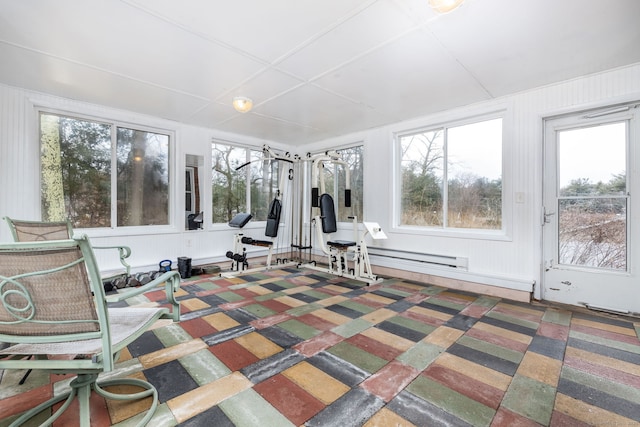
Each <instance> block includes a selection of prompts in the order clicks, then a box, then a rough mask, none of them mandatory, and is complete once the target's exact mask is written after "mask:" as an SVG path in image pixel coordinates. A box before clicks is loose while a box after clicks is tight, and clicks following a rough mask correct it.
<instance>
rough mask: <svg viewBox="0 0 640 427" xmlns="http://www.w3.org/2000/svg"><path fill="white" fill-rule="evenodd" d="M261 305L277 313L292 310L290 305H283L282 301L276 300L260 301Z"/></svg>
mask: <svg viewBox="0 0 640 427" xmlns="http://www.w3.org/2000/svg"><path fill="white" fill-rule="evenodd" d="M260 305H262V306H264V307H267V308H268V309H270V310H273V311H275V312H276V313H283V312H285V311H287V310H289V309H290V308H291V306H290V305H287V304H284V303H281V302H280V301H276V300H274V299H269V300H266V301H260Z"/></svg>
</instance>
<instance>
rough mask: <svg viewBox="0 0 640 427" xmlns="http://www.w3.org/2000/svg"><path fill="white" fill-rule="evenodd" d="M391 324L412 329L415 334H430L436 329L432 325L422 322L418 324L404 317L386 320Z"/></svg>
mask: <svg viewBox="0 0 640 427" xmlns="http://www.w3.org/2000/svg"><path fill="white" fill-rule="evenodd" d="M388 321H389V322H391V323H395V324H396V325H400V326H404V327H405V328H408V329H412V330H414V331H417V332H422V333H424V334H430V333H431V332H433V331H435V330H436V327H435V326H433V325H429V324H426V323H423V322H418V321H417V320H413V319H410V318H408V317H404V316H394V317H392V318H390V319H389V320H388Z"/></svg>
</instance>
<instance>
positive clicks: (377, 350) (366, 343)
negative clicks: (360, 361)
mask: <svg viewBox="0 0 640 427" xmlns="http://www.w3.org/2000/svg"><path fill="white" fill-rule="evenodd" d="M347 342H349V343H350V344H353V345H355V346H356V347H358V348H360V349H362V350H364V351H366V352H367V353H371V354H373V355H376V356H378V357H380V358H382V359H384V360H393V359H395V358H396V357H398V356H399V355H400V354H402V350H399V349H397V348H393V347H391V346H390V345H387V344H383V343H381V342H380V341H376V340H374V339H372V338H369V337H366V336H364V335H361V334H357V335H354V336H352V337H351V338H349V339H347Z"/></svg>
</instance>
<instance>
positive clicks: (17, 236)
mask: <svg viewBox="0 0 640 427" xmlns="http://www.w3.org/2000/svg"><path fill="white" fill-rule="evenodd" d="M4 220H5V221H7V224H9V229H10V230H11V235H12V236H13V240H14V241H16V242H37V241H42V240H64V239H73V227H72V226H71V222H70V221H49V222H46V221H27V220H22V219H12V218H9V217H6V216H5V217H4ZM93 249H111V250H114V249H115V250H117V251H118V255H119V257H120V264H122V267H123V268H124V271H122V272H117V273H113V274H108V275H106V276H103V277H102V280H103V281H106V280H110V279H114V278H116V277H119V276H123V275H127V276H128V275H129V274H131V266H130V265H129V264H128V263H127V261H126V259H127V258H129V256H130V255H131V248H129V247H128V246H94V247H93Z"/></svg>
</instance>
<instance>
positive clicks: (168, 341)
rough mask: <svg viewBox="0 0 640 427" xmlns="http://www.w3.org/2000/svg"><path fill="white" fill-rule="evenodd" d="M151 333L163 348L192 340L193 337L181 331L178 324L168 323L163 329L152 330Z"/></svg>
mask: <svg viewBox="0 0 640 427" xmlns="http://www.w3.org/2000/svg"><path fill="white" fill-rule="evenodd" d="M153 333H154V334H155V336H156V337H158V339H159V340H160V342H161V343H162V345H164V346H165V347H171V346H174V345H176V344H180V343H183V342H188V341H191V340H193V337H192V336H191V335H189V334H188V333H187V332H186V331H185V330H184V329H182V328H181V327H180V324H179V323H170V324H168V325H167V326H165V327H164V328H157V329H154V330H153Z"/></svg>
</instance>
